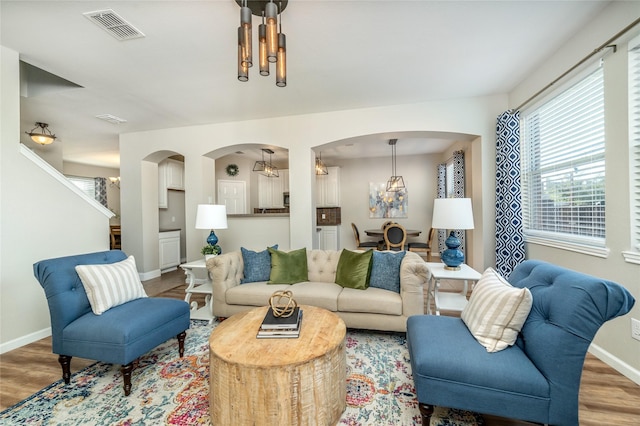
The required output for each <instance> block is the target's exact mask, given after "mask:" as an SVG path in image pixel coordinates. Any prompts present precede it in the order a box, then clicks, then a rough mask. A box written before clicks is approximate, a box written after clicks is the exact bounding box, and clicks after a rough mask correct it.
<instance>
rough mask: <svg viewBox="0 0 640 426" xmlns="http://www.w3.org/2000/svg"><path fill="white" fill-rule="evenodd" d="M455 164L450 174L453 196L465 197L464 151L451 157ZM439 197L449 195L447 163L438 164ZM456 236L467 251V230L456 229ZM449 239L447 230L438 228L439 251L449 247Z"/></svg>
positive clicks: (461, 247)
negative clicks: (447, 242)
mask: <svg viewBox="0 0 640 426" xmlns="http://www.w3.org/2000/svg"><path fill="white" fill-rule="evenodd" d="M451 163H452V165H453V176H449V177H450V179H449V181H450V182H453V188H452V193H451V196H452V197H453V198H464V151H455V152H454V153H453V158H452V159H451ZM437 197H438V198H445V197H447V165H446V164H445V163H443V164H438V188H437ZM455 236H456V237H458V239H459V240H460V243H461V244H460V250H462V252H463V253H464V252H465V231H464V230H456V231H455ZM446 239H447V231H446V230H445V229H438V253H442V252H443V251H444V250H446V249H447V246H446V245H445V244H444V241H445V240H446Z"/></svg>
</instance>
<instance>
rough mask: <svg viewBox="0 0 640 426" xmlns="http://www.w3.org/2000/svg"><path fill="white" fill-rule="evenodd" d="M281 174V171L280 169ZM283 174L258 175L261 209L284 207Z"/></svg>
mask: <svg viewBox="0 0 640 426" xmlns="http://www.w3.org/2000/svg"><path fill="white" fill-rule="evenodd" d="M278 174H280V171H278ZM283 192H284V191H283V185H282V176H279V177H266V176H264V175H258V207H259V208H261V209H271V208H284V198H283V196H282V193H283Z"/></svg>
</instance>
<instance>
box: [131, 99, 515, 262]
mask: <svg viewBox="0 0 640 426" xmlns="http://www.w3.org/2000/svg"><path fill="white" fill-rule="evenodd" d="M505 107H506V97H504V96H490V97H481V98H471V99H459V100H449V101H438V102H427V103H421V104H411V105H397V106H389V107H379V108H369V109H361V110H349V111H338V112H331V113H322V114H309V115H299V116H290V117H280V118H274V119H268V120H254V121H244V122H237V123H224V124H211V125H203V126H192V127H183V128H176V129H165V130H157V131H149V132H138V133H129V134H124V135H121V138H120V151H121V169H120V170H121V176H122V179H123V181H125V180H126V181H127V182H128V185H127V186H124V185H123V188H122V204H123V214H122V227H123V229H122V232H123V247H124V248H125V250H126V251H127V252H128V253H131V254H134V255H135V256H136V259H138V258H140V259H144V261H143V262H142V263H139V264H138V266H139V267H140V268H141V271H142V272H143V273H147V272H151V271H154V270H155V269H157V268H158V259H157V254H156V253H155V252H156V251H157V247H156V245H155V244H153V243H152V241H151V240H150V238H149V236H150V235H152V234H153V233H155V232H157V223H153V222H152V221H146V220H143V215H144V211H145V210H146V209H148V207H147V206H146V204H147V203H153V202H157V200H153V199H152V198H153V197H152V196H150V195H149V194H148V192H150V191H151V188H153V187H154V186H155V182H152V181H151V177H152V173H149V172H146V171H145V169H146V168H147V167H149V165H148V163H149V162H148V161H145V159H147V158H153V159H154V160H157V159H156V158H155V157H154V156H155V154H156V153H157V152H164V151H172V152H176V153H179V154H181V155H184V157H185V174H186V178H185V185H186V192H185V194H186V197H187V199H186V210H187V213H186V219H187V224H186V232H187V258H188V259H189V260H192V259H195V258H197V257H199V256H200V254H199V250H200V247H201V246H202V244H201V243H202V241H203V240H204V238H205V237H206V235H205V233H204V232H203V231H199V230H195V229H194V221H195V208H196V205H197V204H198V203H207V202H212V201H209V200H215V199H216V193H215V185H214V180H213V176H215V174H216V171H215V166H214V164H213V161H211V163H210V164H209V163H203V161H205V162H206V161H207V160H209V159H210V158H218V157H221V156H223V155H228V154H231V153H232V152H234V151H236V150H237V149H238V147H237V145H242V144H266V145H274V146H280V147H284V148H286V149H288V150H289V174H290V193H291V202H292V204H291V214H290V223H289V246H290V247H294V248H295V247H313V242H314V241H313V239H314V237H315V203H314V200H315V174H314V168H313V166H314V158H315V155H314V153H313V151H312V148H313V147H316V146H321V145H324V144H327V143H330V142H333V141H337V140H343V139H347V138H351V137H355V136H361V135H369V134H378V133H387V132H394V133H397V132H403V131H411V132H434V131H437V132H453V133H465V134H471V135H479V136H478V139H477V141H475V142H473V143H472V144H471V145H473V146H472V147H471V151H472V156H471V157H470V158H472V160H471V162H472V163H473V164H472V165H471V166H470V170H471V171H472V173H473V175H472V176H470V179H472V180H473V181H474V182H482V183H478V184H477V185H476V186H474V188H473V190H474V194H473V197H474V209H475V212H474V213H475V215H476V219H477V222H476V224H477V228H476V230H474V232H475V233H476V234H477V236H478V238H477V241H475V240H474V247H473V250H474V259H473V264H472V265H473V266H474V267H476V268H478V269H482V268H484V267H485V266H487V265H492V264H493V263H494V258H495V255H494V247H493V238H492V237H491V236H492V235H493V233H494V228H495V226H494V223H493V222H494V212H493V208H494V207H493V206H494V198H495V194H494V191H493V186H494V180H495V177H494V173H495V165H494V162H495V160H494V158H495V148H494V147H495V134H494V132H495V122H496V117H497V116H498V114H500V113H501V112H502V111H503V110H504V109H505ZM311 129H313V131H311ZM412 161H413V160H412ZM380 167H381V170H382V172H381V173H382V174H383V177H382V178H383V179H384V180H386V179H387V178H388V176H386V175H387V174H388V170H387V169H388V168H389V167H388V164H386V165H382V166H380ZM408 169H409V168H408ZM411 169H414V168H411ZM415 173H417V174H416V176H415V177H413V176H407V178H408V179H409V185H411V184H412V183H411V182H413V185H414V188H415V190H416V191H418V190H419V185H420V182H421V181H427V180H428V181H433V176H435V171H434V170H433V169H431V170H429V168H425V169H424V170H419V171H418V172H415ZM376 176H377V174H376V175H371V178H373V177H376ZM141 177H142V178H141ZM379 179H380V178H378V177H376V180H379ZM342 181H343V182H345V181H346V179H345V178H344V177H343V179H342ZM368 181H369V178H367V179H366V185H368ZM147 188H148V190H147ZM128 191H131V192H130V193H128ZM358 191H360V190H358ZM343 194H345V192H344V189H343ZM363 194H368V191H367V190H366V188H365V190H364V192H363ZM350 196H351V194H346V195H344V196H343V197H342V199H343V201H345V202H346V199H347V198H349V197H350ZM363 196H366V195H363ZM145 198H146V199H145ZM428 203H429V202H428V201H426V202H425V205H424V206H419V205H416V206H415V208H416V209H423V211H425V215H427V214H428V212H429V211H430V206H429V204H428ZM343 205H344V203H343ZM410 208H411V207H410ZM344 210H345V207H343V214H344V213H345V211H344ZM411 220H416V219H411ZM426 220H427V219H426V218H425V222H424V224H426ZM423 227H425V228H426V225H425V226H423ZM269 231H270V230H268V229H267V230H264V232H269ZM227 232H231V229H229V230H227ZM233 232H234V235H236V238H238V239H240V240H243V241H247V243H246V244H249V243H248V242H251V241H252V238H253V237H254V235H253V234H252V233H250V232H246V231H245V229H244V228H240V229H233ZM343 232H345V231H344V230H343ZM345 234H348V232H345ZM221 235H222V234H221ZM483 236H489V238H488V239H484V238H483ZM276 237H278V238H277V239H275V238H276ZM129 239H131V240H130V241H129ZM266 240H267V241H269V242H271V241H274V240H275V241H278V242H281V241H282V236H281V235H277V234H274V235H273V238H266ZM344 241H349V239H347V237H346V236H345V237H344ZM245 246H246V245H245Z"/></svg>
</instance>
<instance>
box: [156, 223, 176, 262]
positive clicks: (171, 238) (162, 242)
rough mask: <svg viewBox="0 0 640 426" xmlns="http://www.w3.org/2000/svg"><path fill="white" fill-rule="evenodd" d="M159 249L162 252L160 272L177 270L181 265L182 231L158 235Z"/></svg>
mask: <svg viewBox="0 0 640 426" xmlns="http://www.w3.org/2000/svg"><path fill="white" fill-rule="evenodd" d="M158 247H159V250H160V271H161V272H167V271H172V270H175V269H177V268H176V267H177V266H178V265H179V264H180V230H177V231H166V232H159V233H158Z"/></svg>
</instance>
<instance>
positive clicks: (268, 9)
mask: <svg viewBox="0 0 640 426" xmlns="http://www.w3.org/2000/svg"><path fill="white" fill-rule="evenodd" d="M264 11H265V16H266V20H267V60H268V61H269V62H276V61H277V53H278V7H277V6H276V4H275V3H274V2H273V0H272V1H270V2H269V3H267V5H266V6H265V9H264Z"/></svg>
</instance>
